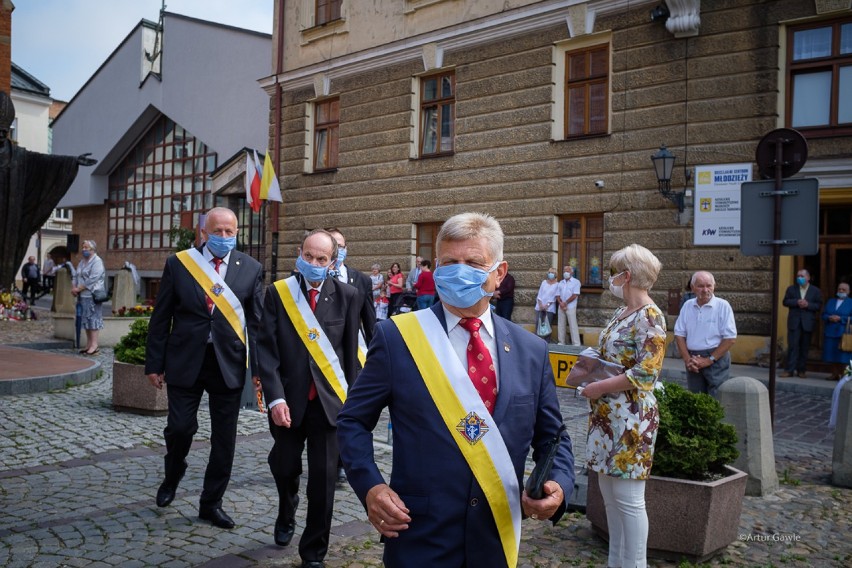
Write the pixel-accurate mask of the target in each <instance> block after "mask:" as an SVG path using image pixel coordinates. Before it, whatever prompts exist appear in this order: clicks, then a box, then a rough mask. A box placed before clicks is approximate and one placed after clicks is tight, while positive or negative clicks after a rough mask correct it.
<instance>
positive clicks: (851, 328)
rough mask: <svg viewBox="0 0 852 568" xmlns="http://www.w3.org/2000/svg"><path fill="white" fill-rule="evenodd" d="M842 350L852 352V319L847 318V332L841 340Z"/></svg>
mask: <svg viewBox="0 0 852 568" xmlns="http://www.w3.org/2000/svg"><path fill="white" fill-rule="evenodd" d="M840 350H841V351H852V318H846V331H844V332H843V336H842V337H841V338H840Z"/></svg>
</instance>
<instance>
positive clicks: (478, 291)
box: [433, 261, 500, 308]
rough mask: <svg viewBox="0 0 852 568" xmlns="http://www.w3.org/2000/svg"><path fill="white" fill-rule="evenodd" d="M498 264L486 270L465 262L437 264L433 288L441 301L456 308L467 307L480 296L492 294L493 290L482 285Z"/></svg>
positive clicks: (480, 297)
mask: <svg viewBox="0 0 852 568" xmlns="http://www.w3.org/2000/svg"><path fill="white" fill-rule="evenodd" d="M499 265H500V262H499V261H497V262H495V263H494V266H492V267H491V268H490V269H488V270H487V271H486V270H482V269H480V268H474V267H472V266H469V265H467V264H451V265H449V266H439V267H438V268H436V269H435V273H434V275H433V276H434V279H435V289H436V290H437V291H438V295H439V296H440V297H441V301H443V302H446V303H448V304H449V305H451V306H453V307H456V308H469V307H471V306H472V305H474V304H475V303H476V302H478V301H479V300H481V299H482V298H484V297H486V296H493V295H494V292H486V291H485V290H483V289H482V285H483V284H485V281H486V280H488V275H489V274H490V273H491V272H494V271H495V270H497V267H498V266H499Z"/></svg>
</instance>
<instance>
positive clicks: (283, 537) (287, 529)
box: [275, 521, 296, 546]
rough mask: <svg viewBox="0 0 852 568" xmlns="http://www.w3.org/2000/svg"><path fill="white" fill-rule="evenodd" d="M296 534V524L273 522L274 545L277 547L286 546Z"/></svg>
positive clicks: (292, 522)
mask: <svg viewBox="0 0 852 568" xmlns="http://www.w3.org/2000/svg"><path fill="white" fill-rule="evenodd" d="M295 532H296V523H295V522H294V521H290V522H289V523H282V522H280V521H275V544H277V545H278V546H287V545H288V544H290V541H291V540H293V533H295Z"/></svg>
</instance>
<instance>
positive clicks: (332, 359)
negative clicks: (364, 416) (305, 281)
mask: <svg viewBox="0 0 852 568" xmlns="http://www.w3.org/2000/svg"><path fill="white" fill-rule="evenodd" d="M326 286H328V283H326ZM275 289H276V290H278V295H279V296H280V297H281V303H282V304H284V311H286V312H287V315H288V316H289V317H290V321H291V322H293V327H295V328H296V333H297V334H298V335H299V337H300V338H301V339H302V343H304V344H305V347H306V348H307V349H308V353H310V354H311V357H312V358H313V360H314V363H316V364H317V366H318V367H319V368H320V371H322V374H323V376H324V377H325V379H326V380H327V381H328V384H330V385H331V388H332V389H333V390H334V393H335V394H336V395H337V398H339V399H340V401H341V402H346V392H347V389H348V384H347V383H346V377H345V376H344V375H343V368H342V367H341V366H340V360H339V359H338V358H337V353H336V352H335V351H334V347H333V346H332V345H331V341H329V340H328V337H326V336H325V332H324V331H323V329H322V326H320V324H319V321H317V317H316V315H314V312H313V311H312V310H311V306H310V304H309V303H308V299H307V298H306V297H305V295H304V294H303V293H302V289H301V286H300V285H299V281H298V279H297V278H296V277H295V276H290V277H289V278H285V279H284V280H279V281H277V282H276V283H275Z"/></svg>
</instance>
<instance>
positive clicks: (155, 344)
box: [145, 207, 263, 529]
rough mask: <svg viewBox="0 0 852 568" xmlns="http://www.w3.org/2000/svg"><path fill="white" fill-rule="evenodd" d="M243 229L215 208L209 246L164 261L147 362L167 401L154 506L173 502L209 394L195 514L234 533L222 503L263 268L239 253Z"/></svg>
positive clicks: (253, 361)
mask: <svg viewBox="0 0 852 568" xmlns="http://www.w3.org/2000/svg"><path fill="white" fill-rule="evenodd" d="M238 230H239V229H238V226H237V216H236V215H235V214H234V212H233V211H231V210H230V209H226V208H224V207H214V208H213V209H211V210H210V211H208V212H207V220H206V222H205V224H204V228H203V229H202V234H203V236H204V241H205V242H204V243H203V244H202V245H201V246H200V247H192V248H190V249H187V250H184V251H180V252H179V253H177V254H175V255H172V256H170V257H169V258H168V259H166V265H165V268H164V269H163V277H162V279H161V280H160V291H159V292H158V294H157V302H156V304H155V306H154V313H153V314H151V322H150V325H149V329H148V343H147V351H146V358H145V373H146V374H147V375H148V380H149V381H150V382H151V384H152V385H153V386H154V387H156V388H158V389H162V388H163V386H164V385H165V386H166V387H167V391H168V398H169V414H168V419H167V422H166V428H165V430H164V431H163V436H164V437H165V440H166V456H165V459H164V462H165V478H164V479H163V483H162V484H161V485H160V488H159V489H158V490H157V506H158V507H166V506H168V505H169V504H170V503H171V502H172V501H173V500H174V498H175V493H176V491H177V488H178V484H179V483H180V481H181V479H182V478H183V476H184V473H185V472H186V469H187V463H186V457H187V455H188V454H189V450H190V448H191V446H192V438H193V436H194V435H195V433H196V432H197V431H198V407H199V405H200V404H201V399H202V396H203V395H204V393H205V391H206V392H207V395H208V400H209V407H210V432H211V434H210V459H209V460H208V463H207V469H206V471H205V474H204V488H203V490H202V492H201V497H200V499H199V507H198V517H199V518H200V519H202V520H205V521H209V522H211V523H212V524H213V525H215V526H217V527H219V528H223V529H232V528H234V520H233V519H232V518H231V517H230V516H229V515H228V514H227V513H226V512H225V511H224V510H222V498H223V496H224V495H225V490H226V489H227V487H228V483H229V482H230V479H231V470H232V468H233V464H234V451H235V448H236V441H237V421H238V418H239V415H240V400H241V398H242V393H243V385H244V384H245V380H246V368H248V367H250V369H251V374H252V377H254V378H257V377H259V375H260V371H259V366H258V361H257V349H256V339H255V338H256V337H257V333H258V329H259V327H260V314H261V310H262V308H263V305H262V304H263V285H262V276H261V266H260V263H259V262H257V261H256V260H254V259H253V258H251V257H250V256H248V255H246V254H243V253H241V252H239V251H238V250H235V249H236V246H237V232H238Z"/></svg>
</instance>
